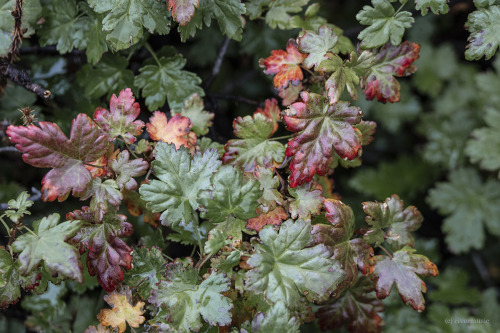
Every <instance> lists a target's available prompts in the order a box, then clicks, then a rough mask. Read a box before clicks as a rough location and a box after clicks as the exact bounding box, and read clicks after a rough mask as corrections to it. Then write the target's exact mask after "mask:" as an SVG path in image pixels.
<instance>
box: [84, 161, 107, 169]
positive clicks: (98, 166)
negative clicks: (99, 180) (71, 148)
mask: <svg viewBox="0 0 500 333" xmlns="http://www.w3.org/2000/svg"><path fill="white" fill-rule="evenodd" d="M83 164H85V165H88V166H90V167H93V168H98V169H104V167H103V166H102V165H95V164H92V163H87V162H83Z"/></svg>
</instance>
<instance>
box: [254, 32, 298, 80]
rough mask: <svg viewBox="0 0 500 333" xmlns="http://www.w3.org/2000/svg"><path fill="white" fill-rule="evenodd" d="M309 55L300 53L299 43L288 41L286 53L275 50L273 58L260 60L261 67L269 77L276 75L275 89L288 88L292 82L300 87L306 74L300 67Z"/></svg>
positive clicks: (272, 52)
mask: <svg viewBox="0 0 500 333" xmlns="http://www.w3.org/2000/svg"><path fill="white" fill-rule="evenodd" d="M306 56H307V55H306V54H302V53H300V52H299V50H298V48H297V43H295V41H294V40H293V39H290V40H289V41H288V44H287V45H286V51H283V50H273V51H271V56H270V57H267V58H266V59H260V60H259V65H260V67H261V68H265V69H264V73H266V74H267V75H271V74H276V75H275V76H274V79H273V84H274V87H275V88H277V89H279V88H286V87H288V84H289V83H290V82H291V83H292V84H293V85H295V86H296V85H298V84H299V83H300V81H302V79H303V78H304V74H303V73H302V70H301V69H300V67H299V65H300V64H301V63H302V61H303V60H304V59H305V57H306Z"/></svg>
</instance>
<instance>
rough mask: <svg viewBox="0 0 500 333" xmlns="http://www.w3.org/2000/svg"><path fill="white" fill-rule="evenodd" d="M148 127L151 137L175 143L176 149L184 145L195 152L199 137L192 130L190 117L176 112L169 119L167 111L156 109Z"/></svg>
mask: <svg viewBox="0 0 500 333" xmlns="http://www.w3.org/2000/svg"><path fill="white" fill-rule="evenodd" d="M146 127H147V129H148V133H149V136H150V137H151V139H153V140H156V141H159V140H161V141H164V142H167V143H173V144H175V148H176V149H179V148H180V147H181V146H184V147H186V148H189V149H190V150H192V151H193V152H194V146H195V145H196V140H197V139H196V134H195V133H194V132H192V131H191V127H193V124H192V123H191V120H189V118H187V117H183V116H181V115H179V114H176V115H175V116H173V117H172V118H171V119H170V120H168V119H167V116H166V115H165V113H163V112H160V111H155V112H154V113H153V116H152V117H151V118H149V123H147V124H146Z"/></svg>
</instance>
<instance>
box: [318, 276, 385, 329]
mask: <svg viewBox="0 0 500 333" xmlns="http://www.w3.org/2000/svg"><path fill="white" fill-rule="evenodd" d="M374 290H375V289H374V287H373V282H371V281H370V279H368V278H367V277H362V278H360V279H359V280H358V281H357V282H356V284H355V285H354V286H352V287H351V288H349V289H348V290H346V291H345V292H344V293H343V294H342V295H341V296H340V297H339V298H337V299H335V300H334V301H333V302H331V303H330V304H327V305H325V306H322V307H321V308H320V309H319V310H318V312H316V317H317V318H318V324H319V326H320V327H321V329H322V330H324V331H327V330H334V329H341V328H342V327H343V326H347V330H348V331H349V332H366V333H378V332H381V331H382V325H383V324H384V322H383V320H382V317H381V316H380V315H379V313H380V312H382V311H383V310H384V304H383V303H382V302H381V301H380V300H378V299H377V297H375V294H374V293H373V291H374Z"/></svg>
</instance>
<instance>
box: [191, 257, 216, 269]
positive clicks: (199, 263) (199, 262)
mask: <svg viewBox="0 0 500 333" xmlns="http://www.w3.org/2000/svg"><path fill="white" fill-rule="evenodd" d="M213 256H214V255H213V254H208V255H206V256H204V257H203V258H201V259H200V260H199V261H198V262H197V263H196V265H194V268H195V269H196V270H197V271H200V269H201V268H202V267H203V265H205V263H206V262H207V261H208V260H209V259H210V258H212V257H213Z"/></svg>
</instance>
